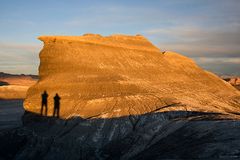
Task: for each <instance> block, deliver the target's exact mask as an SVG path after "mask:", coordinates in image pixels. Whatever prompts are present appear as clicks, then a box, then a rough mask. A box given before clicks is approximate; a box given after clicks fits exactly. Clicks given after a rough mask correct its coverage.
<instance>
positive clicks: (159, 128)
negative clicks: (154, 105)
mask: <svg viewBox="0 0 240 160" xmlns="http://www.w3.org/2000/svg"><path fill="white" fill-rule="evenodd" d="M230 117H231V116H228V115H222V114H217V113H203V112H184V111H172V112H164V113H148V114H144V115H140V116H126V117H121V118H109V119H82V118H80V117H74V118H71V119H69V120H62V119H57V118H53V117H42V116H39V115H36V114H34V113H25V114H24V116H23V124H24V125H23V127H22V128H19V129H17V130H11V131H6V132H2V133H0V142H1V143H0V155H1V156H0V159H1V158H2V159H66V160H67V159H78V160H79V159H208V158H209V159H210V158H211V159H212V158H216V159H219V158H225V159H239V158H240V138H239V133H240V121H238V120H233V119H231V118H230Z"/></svg>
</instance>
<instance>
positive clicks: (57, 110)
mask: <svg viewBox="0 0 240 160" xmlns="http://www.w3.org/2000/svg"><path fill="white" fill-rule="evenodd" d="M57 117H58V118H59V108H57Z"/></svg>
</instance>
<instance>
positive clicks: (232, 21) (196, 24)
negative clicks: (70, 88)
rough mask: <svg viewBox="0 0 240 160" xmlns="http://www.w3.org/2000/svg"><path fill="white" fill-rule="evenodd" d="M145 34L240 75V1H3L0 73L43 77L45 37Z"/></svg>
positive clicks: (0, 5) (0, 6)
mask: <svg viewBox="0 0 240 160" xmlns="http://www.w3.org/2000/svg"><path fill="white" fill-rule="evenodd" d="M85 33H97V34H101V35H104V36H107V35H111V34H119V33H120V34H130V35H136V34H141V35H143V36H145V37H146V38H148V39H149V40H150V41H151V42H152V43H153V44H154V45H155V46H157V47H158V48H160V49H161V50H162V51H165V50H170V51H176V52H179V53H180V54H183V55H185V56H188V57H190V58H192V59H193V60H194V61H195V62H196V63H197V64H198V65H200V67H202V68H204V69H206V70H209V71H211V72H214V73H216V74H218V75H240V0H118V1H117V0H40V1H37V0H0V72H7V73H14V74H15V73H17V74H22V73H23V74H38V66H39V57H38V56H39V52H40V50H41V49H42V47H43V44H42V42H41V41H39V40H38V39H37V37H38V36H40V35H82V34H85Z"/></svg>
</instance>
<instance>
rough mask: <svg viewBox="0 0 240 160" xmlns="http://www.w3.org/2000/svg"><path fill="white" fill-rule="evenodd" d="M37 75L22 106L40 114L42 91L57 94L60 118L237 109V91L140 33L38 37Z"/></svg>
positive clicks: (237, 110) (230, 111)
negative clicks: (59, 98)
mask: <svg viewBox="0 0 240 160" xmlns="http://www.w3.org/2000/svg"><path fill="white" fill-rule="evenodd" d="M39 39H40V40H41V41H43V42H44V47H43V49H42V51H41V52H40V67H39V76H40V79H39V81H38V83H37V84H36V85H34V86H33V87H31V88H30V89H29V90H28V93H27V98H26V100H25V102H24V107H25V109H26V110H27V111H29V112H33V113H39V112H40V104H41V94H42V92H43V91H44V90H46V91H47V92H48V93H49V97H48V99H49V102H48V103H49V105H48V106H49V112H48V116H50V115H52V111H53V96H54V95H55V94H56V93H58V94H59V95H60V97H61V110H60V117H61V118H63V119H68V118H71V117H73V116H80V117H82V118H112V117H121V116H128V115H141V114H145V113H148V112H155V111H174V110H175V111H176V110H178V111H201V112H221V113H232V112H239V111H240V110H239V96H240V92H239V91H237V90H236V89H234V88H233V87H232V86H231V85H230V84H228V83H226V82H224V81H223V80H221V79H220V78H218V77H217V76H215V75H213V74H212V73H209V72H206V71H204V70H202V69H201V68H199V67H198V66H197V65H196V64H195V63H194V62H193V61H192V60H191V59H189V58H187V57H184V56H182V55H180V54H178V53H174V52H170V51H166V52H165V53H164V54H162V52H161V51H160V50H159V49H158V48H156V47H155V46H153V45H152V44H151V43H150V42H149V41H148V40H147V39H145V38H144V37H142V36H139V35H138V36H123V35H113V36H108V37H102V36H100V35H92V34H87V35H84V36H72V37H71V36H42V37H39Z"/></svg>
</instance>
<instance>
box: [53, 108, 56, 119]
mask: <svg viewBox="0 0 240 160" xmlns="http://www.w3.org/2000/svg"><path fill="white" fill-rule="evenodd" d="M55 113H56V108H55V107H54V108H53V117H55Z"/></svg>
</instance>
